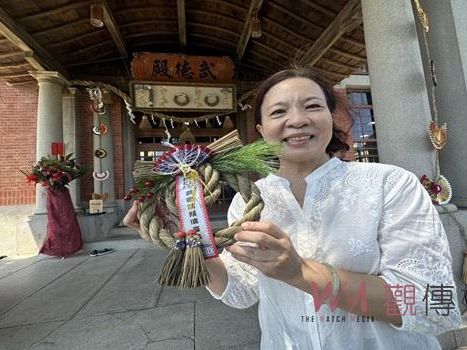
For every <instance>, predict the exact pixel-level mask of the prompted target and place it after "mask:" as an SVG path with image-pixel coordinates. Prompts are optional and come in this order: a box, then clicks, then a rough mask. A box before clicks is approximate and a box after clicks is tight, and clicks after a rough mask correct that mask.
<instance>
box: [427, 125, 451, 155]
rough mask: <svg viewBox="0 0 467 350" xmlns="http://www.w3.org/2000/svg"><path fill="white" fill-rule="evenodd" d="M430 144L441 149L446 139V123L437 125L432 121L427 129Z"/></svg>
mask: <svg viewBox="0 0 467 350" xmlns="http://www.w3.org/2000/svg"><path fill="white" fill-rule="evenodd" d="M428 133H429V136H430V141H431V144H432V145H433V147H434V148H436V149H437V150H441V149H443V147H444V146H445V145H446V142H447V141H448V126H447V124H446V123H444V124H443V125H441V126H439V125H438V123H437V122H434V121H432V122H431V123H430V127H429V130H428Z"/></svg>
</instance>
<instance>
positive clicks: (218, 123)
mask: <svg viewBox="0 0 467 350" xmlns="http://www.w3.org/2000/svg"><path fill="white" fill-rule="evenodd" d="M216 120H217V125H219V126H222V123H221V120H220V119H219V115H216Z"/></svg>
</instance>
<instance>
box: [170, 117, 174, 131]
mask: <svg viewBox="0 0 467 350" xmlns="http://www.w3.org/2000/svg"><path fill="white" fill-rule="evenodd" d="M170 127H171V128H172V129H175V126H174V120H173V119H170Z"/></svg>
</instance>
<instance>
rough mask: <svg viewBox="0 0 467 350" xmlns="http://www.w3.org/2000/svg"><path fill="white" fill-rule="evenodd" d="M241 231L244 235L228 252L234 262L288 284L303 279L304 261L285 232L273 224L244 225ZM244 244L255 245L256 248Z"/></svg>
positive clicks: (237, 235)
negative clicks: (252, 267) (236, 261)
mask: <svg viewBox="0 0 467 350" xmlns="http://www.w3.org/2000/svg"><path fill="white" fill-rule="evenodd" d="M241 227H242V231H240V232H239V233H237V234H236V235H235V237H234V238H235V240H237V241H239V242H240V243H236V244H233V245H231V246H229V247H227V248H226V249H227V251H228V252H230V253H231V254H232V256H233V257H234V258H235V259H237V260H238V261H241V262H244V263H247V264H249V265H251V266H254V267H256V268H257V269H258V270H259V271H261V272H262V273H263V274H264V275H266V276H268V277H271V278H274V279H278V280H281V281H284V282H286V283H290V282H292V281H294V280H296V279H297V278H299V277H300V276H301V274H302V267H303V259H302V258H301V257H300V255H298V253H297V251H296V250H295V247H294V246H293V244H292V241H291V240H290V237H289V236H288V235H287V234H286V233H285V232H284V231H282V230H281V229H280V228H278V227H277V226H276V225H274V224H272V223H270V222H253V221H251V222H244V223H243V224H242V225H241ZM241 242H249V243H255V244H256V246H255V245H254V244H253V245H244V244H242V243H241Z"/></svg>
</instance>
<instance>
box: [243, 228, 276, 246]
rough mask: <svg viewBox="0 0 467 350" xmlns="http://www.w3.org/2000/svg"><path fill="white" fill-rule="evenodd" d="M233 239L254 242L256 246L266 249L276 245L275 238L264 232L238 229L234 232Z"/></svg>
mask: <svg viewBox="0 0 467 350" xmlns="http://www.w3.org/2000/svg"><path fill="white" fill-rule="evenodd" d="M234 239H235V240H236V241H238V242H251V243H256V244H257V245H258V247H260V248H263V249H266V248H273V247H274V246H276V245H277V239H276V238H274V237H272V236H271V235H269V234H268V233H265V232H260V231H247V230H245V231H240V232H238V233H236V234H235V236H234Z"/></svg>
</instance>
